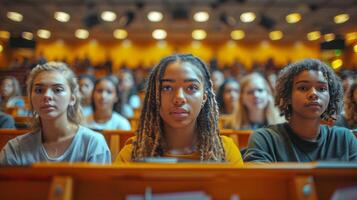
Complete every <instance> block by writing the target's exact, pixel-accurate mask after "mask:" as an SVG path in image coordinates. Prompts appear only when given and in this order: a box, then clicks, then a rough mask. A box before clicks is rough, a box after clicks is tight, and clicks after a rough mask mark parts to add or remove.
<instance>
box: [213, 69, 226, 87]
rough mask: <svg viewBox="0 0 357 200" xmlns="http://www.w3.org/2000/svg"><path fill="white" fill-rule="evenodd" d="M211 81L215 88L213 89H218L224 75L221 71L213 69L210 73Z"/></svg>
mask: <svg viewBox="0 0 357 200" xmlns="http://www.w3.org/2000/svg"><path fill="white" fill-rule="evenodd" d="M211 79H212V83H213V87H214V89H215V91H217V90H218V88H219V87H220V86H221V85H222V83H223V82H224V76H223V73H222V72H219V71H214V72H213V73H212V77H211Z"/></svg>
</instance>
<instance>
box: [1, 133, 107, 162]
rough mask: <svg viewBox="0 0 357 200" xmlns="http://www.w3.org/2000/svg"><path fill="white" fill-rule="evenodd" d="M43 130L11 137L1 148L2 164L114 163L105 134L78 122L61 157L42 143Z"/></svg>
mask: <svg viewBox="0 0 357 200" xmlns="http://www.w3.org/2000/svg"><path fill="white" fill-rule="evenodd" d="M41 138H42V137H41V131H38V132H30V133H27V134H24V135H20V136H17V137H16V138H14V139H12V140H10V141H9V142H8V143H7V144H6V146H5V147H4V148H3V149H2V150H1V152H0V165H30V164H32V163H34V162H91V163H102V164H104V163H108V164H110V163H111V154H110V151H109V148H108V145H107V143H106V141H105V139H104V137H103V135H102V134H100V133H97V132H95V131H92V130H90V129H88V128H86V127H83V126H79V128H78V131H77V133H76V135H75V136H74V138H73V141H72V143H71V144H70V146H69V147H68V148H67V150H66V151H65V152H64V153H63V154H62V155H61V156H59V157H57V158H52V157H50V156H49V155H48V154H47V152H46V149H45V147H44V146H43V144H42V139H41Z"/></svg>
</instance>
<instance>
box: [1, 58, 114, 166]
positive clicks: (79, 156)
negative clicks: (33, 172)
mask: <svg viewBox="0 0 357 200" xmlns="http://www.w3.org/2000/svg"><path fill="white" fill-rule="evenodd" d="M27 92H28V95H29V100H30V105H31V111H32V117H33V123H32V125H33V131H32V132H30V133H27V134H24V135H21V136H18V137H16V138H14V139H12V140H10V141H9V142H8V143H7V144H6V146H5V147H4V148H3V149H2V150H1V152H0V165H30V164H32V163H34V162H39V161H41V162H95V163H110V162H111V155H110V151H109V148H108V145H107V144H106V141H105V139H104V137H103V136H102V135H101V134H99V133H97V132H94V131H92V130H90V129H88V128H85V127H83V126H81V125H79V124H80V117H81V112H80V103H79V101H80V99H79V89H78V84H77V81H76V78H75V75H74V73H73V72H72V71H71V70H70V69H69V68H68V67H67V66H66V65H65V64H63V63H58V62H49V63H46V64H44V65H38V66H36V67H35V68H34V69H33V70H32V71H31V73H30V75H29V77H28V81H27Z"/></svg>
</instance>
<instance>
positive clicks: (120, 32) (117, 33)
mask: <svg viewBox="0 0 357 200" xmlns="http://www.w3.org/2000/svg"><path fill="white" fill-rule="evenodd" d="M113 35H114V37H115V38H116V39H125V38H127V37H128V32H127V31H126V30H124V29H116V30H114V33H113Z"/></svg>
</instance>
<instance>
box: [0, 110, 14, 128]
mask: <svg viewBox="0 0 357 200" xmlns="http://www.w3.org/2000/svg"><path fill="white" fill-rule="evenodd" d="M1 128H16V127H15V120H14V119H13V118H12V116H11V115H7V114H6V113H3V112H1V111H0V129H1Z"/></svg>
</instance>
